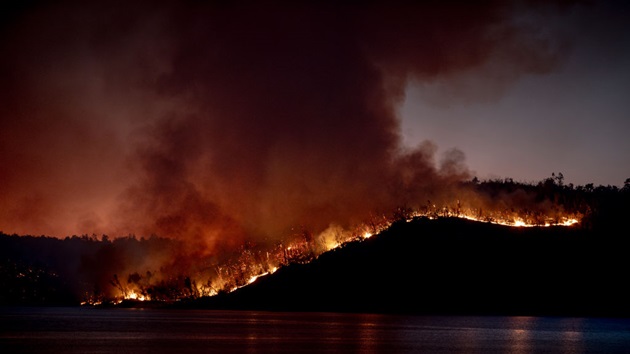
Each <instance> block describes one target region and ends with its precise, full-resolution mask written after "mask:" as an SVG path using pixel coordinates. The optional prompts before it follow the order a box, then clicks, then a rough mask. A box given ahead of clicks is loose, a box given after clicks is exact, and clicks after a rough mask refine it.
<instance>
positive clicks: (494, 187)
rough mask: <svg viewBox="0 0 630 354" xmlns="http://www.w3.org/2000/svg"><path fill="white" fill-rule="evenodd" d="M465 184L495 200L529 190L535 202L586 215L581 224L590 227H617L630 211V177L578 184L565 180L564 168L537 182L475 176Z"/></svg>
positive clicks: (527, 192) (525, 206) (608, 229)
mask: <svg viewBox="0 0 630 354" xmlns="http://www.w3.org/2000/svg"><path fill="white" fill-rule="evenodd" d="M464 186H465V187H466V188H472V189H473V190H475V191H476V192H478V193H479V194H480V195H483V196H486V197H487V198H489V199H491V200H492V199H501V198H505V196H513V195H516V194H519V193H521V194H525V195H527V196H530V197H531V198H532V200H533V201H534V202H535V203H544V202H546V203H547V204H548V205H550V206H551V207H552V208H556V209H557V208H561V209H562V210H563V211H564V212H567V213H574V214H579V215H580V216H581V217H582V219H581V222H580V225H579V226H580V227H582V228H587V229H592V228H595V229H597V230H602V231H603V230H606V231H610V230H613V231H614V230H615V229H616V228H618V227H619V226H621V225H622V223H623V221H624V219H625V218H626V216H627V215H630V214H629V213H630V178H627V179H626V180H625V182H624V185H623V186H622V187H621V188H619V187H617V186H614V185H607V186H604V185H599V186H595V185H594V184H593V183H588V184H585V185H577V186H576V185H574V184H572V183H568V184H565V183H564V175H563V174H562V173H561V172H560V173H552V175H551V177H548V178H545V179H543V180H541V181H539V182H536V183H524V182H515V181H514V180H513V179H511V178H505V179H492V180H485V181H479V180H478V179H477V178H474V179H473V180H472V181H469V182H465V183H464ZM517 204H518V203H515V204H514V205H517ZM522 204H523V205H521V207H522V208H527V207H528V205H527V203H522Z"/></svg>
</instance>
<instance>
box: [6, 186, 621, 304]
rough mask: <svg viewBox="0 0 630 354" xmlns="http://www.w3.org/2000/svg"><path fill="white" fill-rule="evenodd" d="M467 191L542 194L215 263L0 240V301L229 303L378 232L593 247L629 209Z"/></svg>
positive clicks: (259, 249)
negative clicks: (449, 224) (460, 230)
mask: <svg viewBox="0 0 630 354" xmlns="http://www.w3.org/2000/svg"><path fill="white" fill-rule="evenodd" d="M471 184H472V185H473V186H474V187H475V188H476V190H477V191H484V190H485V191H486V192H485V193H486V194H487V195H489V196H490V197H489V199H491V200H495V201H497V200H498V199H500V198H504V197H499V195H503V196H505V195H521V196H522V195H523V194H524V193H525V192H523V190H527V189H528V188H529V191H528V192H527V193H530V192H532V191H534V192H540V191H543V192H542V193H538V194H535V193H534V194H532V195H534V197H532V198H529V199H528V200H530V201H533V202H532V203H523V202H522V201H523V198H520V199H519V198H512V199H511V200H518V203H515V202H510V203H508V202H505V201H503V202H501V203H494V204H489V203H482V204H483V207H482V204H480V203H479V200H475V201H471V200H466V199H463V198H462V199H456V198H453V199H452V201H451V202H450V203H444V202H441V203H440V202H438V201H430V200H426V201H425V202H423V203H422V204H417V205H416V207H413V208H412V207H399V208H396V209H395V210H393V211H391V212H389V213H388V214H383V213H381V214H372V215H369V216H368V217H367V218H365V219H364V221H363V222H361V223H359V224H356V225H354V226H353V227H350V228H349V227H341V226H338V225H335V224H331V225H330V226H329V227H328V228H327V229H325V230H323V231H320V232H316V233H315V232H312V231H311V230H309V229H307V228H304V227H300V226H298V227H295V228H294V229H293V231H292V233H290V234H288V235H286V237H281V238H278V239H277V240H276V241H274V242H272V243H269V242H268V243H263V242H258V243H257V242H254V241H253V240H250V241H247V242H244V243H243V244H241V245H240V246H239V247H238V248H237V249H232V250H229V252H223V253H221V256H220V257H218V256H216V255H200V254H190V248H188V249H186V248H185V247H181V246H182V244H183V241H181V240H177V239H170V238H167V237H159V236H155V235H154V236H150V237H146V238H145V237H140V238H137V237H136V236H135V235H129V236H123V237H116V238H112V239H110V238H109V237H108V236H106V235H103V236H101V237H99V236H97V235H92V236H88V235H83V236H72V237H66V239H65V240H64V239H60V238H54V237H45V236H42V237H35V236H28V235H26V236H25V235H21V236H19V235H6V234H4V233H0V236H2V237H0V242H1V243H2V250H1V252H0V253H2V254H1V256H2V259H3V264H2V267H0V271H1V272H2V273H3V274H2V279H4V280H2V281H3V283H6V284H4V286H3V288H4V289H5V290H4V293H3V294H2V297H3V298H5V299H4V300H6V301H5V302H14V303H25V302H28V301H29V299H31V300H32V301H39V300H41V299H45V300H47V301H48V300H51V299H54V298H58V299H62V300H63V299H64V298H70V297H71V298H73V299H75V301H77V302H76V303H77V304H78V303H80V304H82V305H84V306H125V305H133V304H140V302H142V304H146V305H150V304H156V305H160V304H169V303H178V302H186V301H189V300H190V301H194V300H196V299H201V298H208V297H213V296H216V295H220V294H228V293H232V292H234V291H236V290H237V289H239V288H243V287H246V286H248V285H249V284H252V283H253V282H255V281H256V280H257V279H259V278H261V277H265V276H269V275H270V274H273V273H275V272H277V271H279V270H281V269H282V268H283V267H288V266H290V265H293V264H308V263H310V262H312V261H314V260H316V259H318V258H320V256H322V255H324V254H325V253H327V252H335V251H336V250H341V249H343V248H345V247H347V246H348V245H349V244H356V243H361V242H365V241H366V240H368V239H372V238H374V237H376V235H379V234H381V235H379V237H381V236H383V237H387V236H386V235H385V234H386V233H384V232H383V231H385V230H388V229H391V227H392V225H394V224H398V223H407V222H413V221H416V220H424V222H432V221H431V220H441V219H447V218H450V219H456V220H464V219H465V220H470V221H471V222H478V223H487V224H496V225H503V226H501V227H507V228H508V229H510V230H512V229H513V230H516V229H524V228H527V229H529V228H538V229H541V230H542V229H553V228H555V229H558V230H559V229H575V230H597V231H596V232H591V233H596V234H597V235H596V236H597V237H600V234H607V233H609V234H610V233H614V229H613V227H616V226H615V225H619V222H620V221H619V220H623V217H624V215H625V214H626V212H627V211H628V208H629V207H630V203H628V200H630V179H628V180H626V183H625V185H624V187H622V188H618V187H615V186H607V187H606V186H599V187H594V186H592V185H587V186H577V187H575V186H572V185H569V186H566V185H562V183H561V181H558V180H554V179H547V180H545V181H543V182H541V183H539V184H538V185H526V184H519V183H516V182H513V181H512V180H505V181H484V182H478V181H474V182H471ZM499 190H500V192H497V191H499ZM487 191H491V193H488V192H487ZM545 191H546V192H545ZM508 192H509V193H508ZM530 194H531V193H530ZM477 195H480V194H477ZM504 199H505V200H507V199H509V198H504ZM418 205H419V206H418ZM594 225H595V226H594ZM606 225H612V226H606ZM602 227H608V229H605V228H604V229H602ZM602 230H603V231H602ZM508 234H510V232H508ZM418 237H422V235H418ZM183 250H185V251H183ZM0 285H3V284H0ZM59 289H66V290H59ZM33 299H35V300H33ZM143 306H144V305H143Z"/></svg>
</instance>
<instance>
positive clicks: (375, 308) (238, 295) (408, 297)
mask: <svg viewBox="0 0 630 354" xmlns="http://www.w3.org/2000/svg"><path fill="white" fill-rule="evenodd" d="M614 240H617V241H613V239H612V238H605V239H604V238H601V237H595V235H594V234H593V232H592V231H589V230H585V229H583V228H578V227H569V228H567V227H540V228H512V227H505V226H500V225H495V224H489V223H479V222H472V221H467V220H463V219H456V218H442V219H438V220H428V219H426V218H420V219H416V220H414V221H412V222H408V223H407V222H398V223H396V224H394V225H393V226H392V227H391V228H390V229H388V230H386V231H385V232H383V233H381V234H379V235H376V236H374V237H372V238H370V239H368V240H365V241H362V242H353V243H350V244H347V245H346V246H345V247H343V248H340V249H337V250H335V251H332V252H329V253H327V254H324V255H322V256H321V257H319V258H318V259H317V260H315V261H313V262H312V263H309V264H292V265H290V266H288V267H285V268H282V269H280V270H279V271H278V272H276V273H274V274H273V275H271V276H266V277H262V278H259V279H258V280H257V281H256V282H254V283H253V284H251V285H249V286H247V287H244V288H241V289H238V290H236V291H234V292H232V293H229V294H221V295H219V296H215V297H211V298H203V299H199V300H197V301H193V302H190V303H187V304H185V305H184V306H195V307H197V306H200V307H206V308H221V309H255V310H281V311H335V312H379V313H380V312H392V313H421V314H509V315H579V316H627V315H629V314H630V305H629V304H628V302H627V299H628V296H627V295H628V291H627V290H626V284H625V282H626V279H627V278H626V274H627V272H626V270H627V269H628V266H627V249H626V244H625V242H623V241H622V240H621V239H620V238H615V239H614Z"/></svg>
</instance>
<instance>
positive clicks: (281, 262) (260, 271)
mask: <svg viewBox="0 0 630 354" xmlns="http://www.w3.org/2000/svg"><path fill="white" fill-rule="evenodd" d="M442 217H450V218H461V219H466V220H471V221H476V222H487V223H492V224H497V225H504V226H509V227H550V226H572V225H575V224H577V223H579V219H580V216H579V215H559V214H558V213H557V214H556V215H553V216H544V215H539V214H527V215H525V214H524V215H516V213H514V212H495V213H488V212H484V213H483V214H482V213H481V211H480V210H466V209H462V208H460V205H459V202H458V203H457V208H451V209H448V208H441V209H438V208H436V207H435V206H434V205H433V206H431V208H426V209H425V210H421V211H414V212H408V213H407V214H406V216H405V217H404V218H403V220H406V221H407V222H410V221H413V220H414V219H416V218H427V219H430V220H434V219H438V218H442ZM396 220H399V219H396ZM396 220H394V219H393V218H386V217H379V218H373V220H371V221H370V222H369V223H366V224H364V225H359V226H358V227H357V228H355V229H354V230H355V231H349V230H343V229H341V228H340V227H336V226H331V227H329V228H328V229H326V230H325V231H323V232H322V233H321V234H319V235H316V236H312V235H310V234H308V233H304V234H298V235H296V237H295V238H294V240H293V241H292V242H287V243H285V244H278V245H277V247H275V248H272V249H265V250H258V249H256V248H251V247H248V248H243V250H242V252H241V253H240V255H238V256H237V257H236V258H235V259H233V260H231V261H229V262H227V263H226V264H220V265H216V266H215V267H214V271H213V273H214V274H198V277H197V278H198V279H200V278H201V279H205V282H199V283H197V282H195V281H194V280H191V279H190V278H188V277H186V280H185V281H184V282H180V283H179V284H180V285H178V286H173V288H174V289H179V290H176V291H173V292H170V293H169V294H168V296H166V297H165V296H161V297H153V296H152V297H149V295H147V293H148V294H153V293H152V292H151V291H147V288H146V286H147V284H148V282H144V283H142V284H144V285H143V287H140V283H141V282H139V281H136V282H135V283H131V282H129V281H128V282H126V283H125V282H123V281H122V280H121V279H118V278H117V277H115V281H114V282H113V284H114V285H115V286H116V287H117V288H118V289H119V291H120V292H121V293H122V294H123V295H122V296H121V297H118V298H117V299H116V300H114V301H113V302H112V303H114V304H116V303H121V302H122V301H123V300H134V301H148V300H153V301H169V300H168V299H170V300H180V299H185V298H197V297H206V296H215V295H218V294H219V293H221V292H227V293H229V292H233V291H236V290H238V289H240V288H242V287H245V286H247V285H250V284H252V283H254V282H255V281H256V280H258V279H259V278H261V277H264V276H266V275H269V274H273V273H275V272H276V271H277V270H278V269H279V268H281V267H283V266H286V265H289V264H291V263H309V262H311V261H313V260H314V259H316V258H318V257H319V256H320V255H322V254H323V253H326V252H329V251H332V250H335V249H337V248H341V247H344V246H345V245H346V244H347V243H348V242H354V241H359V242H361V241H364V240H367V239H369V238H371V237H373V236H374V235H377V234H379V233H381V232H382V231H384V230H386V229H387V228H389V227H390V226H391V225H392V223H393V222H394V221H396ZM182 284H183V285H182ZM178 287H179V288H178ZM165 299H167V300H165ZM102 301H103V299H91V300H89V301H87V302H86V304H91V305H96V304H100V303H101V302H102Z"/></svg>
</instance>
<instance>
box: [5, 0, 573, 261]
mask: <svg viewBox="0 0 630 354" xmlns="http://www.w3.org/2000/svg"><path fill="white" fill-rule="evenodd" d="M546 6H547V5H544V6H543V5H540V8H541V9H542V8H543V7H545V8H544V10H546V11H549V10H550V8H547V7H546ZM531 7H534V6H533V5H531V4H530V3H527V8H526V7H525V5H517V4H515V3H510V2H505V1H496V2H494V1H481V2H470V3H468V2H421V3H417V2H400V3H397V2H378V1H374V2H366V3H363V2H357V3H352V2H350V3H346V4H344V5H333V4H332V3H327V4H323V5H321V4H318V3H316V2H298V3H294V2H288V3H284V2H275V1H270V2H268V1H261V2H251V3H250V2H233V3H232V2H222V1H219V2H196V1H183V2H181V1H176V2H175V1H174V2H159V3H158V4H155V3H151V2H148V3H146V4H142V3H137V2H133V3H132V4H129V3H122V2H121V3H117V2H114V3H112V2H102V3H98V2H76V3H75V2H54V3H42V4H39V3H35V4H34V5H31V6H30V7H23V8H16V9H12V11H10V12H9V14H8V15H5V18H4V19H3V20H4V23H3V27H2V33H1V38H0V43H2V44H1V45H0V54H1V55H0V64H1V65H0V71H1V74H2V77H3V80H2V83H0V90H1V93H2V95H3V97H4V101H5V103H4V104H3V105H2V108H0V117H1V121H0V164H1V165H2V166H3V173H2V174H1V175H0V209H1V210H2V213H0V229H2V230H3V231H5V232H16V233H29V234H47V235H56V236H60V237H61V236H65V235H71V234H75V233H76V234H82V233H93V232H94V233H98V234H100V233H108V234H110V235H126V234H129V233H134V234H138V235H146V236H148V235H151V234H157V235H159V236H165V237H172V238H177V239H179V240H183V241H187V242H188V243H189V244H190V245H191V246H192V247H191V250H194V251H195V252H199V253H200V254H210V253H213V252H215V253H216V252H219V251H221V250H226V249H234V248H237V247H240V246H241V245H242V244H243V243H244V242H246V241H254V242H261V243H270V244H272V243H273V242H278V241H281V240H282V238H283V237H285V236H286V235H289V234H291V233H294V232H299V230H309V232H311V233H313V234H317V233H320V232H322V231H324V230H326V229H329V227H331V225H334V226H335V227H341V228H350V227H352V226H353V225H356V224H358V223H362V222H365V221H366V220H367V219H368V218H369V217H370V216H371V215H378V214H382V213H390V212H391V211H392V210H394V209H395V208H397V207H400V206H406V207H415V206H417V205H426V203H427V200H431V201H436V202H439V201H441V200H442V201H444V202H452V201H453V197H454V194H455V193H454V192H453V191H452V190H451V189H450V188H451V187H453V186H454V185H455V184H456V183H457V182H459V181H462V180H465V179H469V178H471V177H472V176H471V173H470V172H469V170H468V168H467V166H466V165H465V161H464V156H463V153H462V152H460V151H458V150H452V151H450V152H449V153H447V154H445V155H444V156H443V157H441V158H440V157H437V158H436V156H435V155H436V154H435V152H436V146H435V145H434V144H432V143H431V142H425V143H423V144H421V145H419V146H418V147H417V148H414V149H410V148H407V147H403V146H402V145H401V139H400V133H401V132H400V123H399V117H398V116H397V108H398V106H399V105H400V104H401V102H402V100H403V99H404V93H405V87H406V85H407V84H408V83H409V82H410V81H411V80H416V81H425V80H445V82H448V80H450V79H451V78H454V77H457V76H458V75H460V74H466V75H469V74H470V73H471V72H475V71H476V70H480V72H482V73H484V74H485V73H487V74H488V77H484V78H483V83H480V85H479V91H483V90H488V91H493V90H495V89H496V88H497V87H498V88H501V87H504V86H505V85H506V84H508V83H509V82H510V81H512V80H514V79H515V78H517V77H519V76H520V75H523V74H527V73H541V72H546V71H548V70H550V69H551V68H553V67H554V66H555V65H556V64H557V63H558V61H559V60H560V59H562V56H563V54H564V51H565V49H566V47H565V46H563V45H560V44H558V43H554V42H551V41H550V40H548V39H547V38H546V37H545V36H543V35H541V33H544V31H535V30H532V28H529V27H527V26H526V24H527V23H531V21H529V22H527V21H524V22H523V21H521V22H516V21H514V18H515V16H516V15H518V16H533V17H535V16H538V15H539V14H538V13H536V12H534V10H535V9H534V10H532V8H531ZM554 9H555V8H554ZM523 10H527V12H525V15H524V13H523V12H522V11H523ZM519 23H520V24H519ZM491 68H494V69H491ZM455 198H456V197H455Z"/></svg>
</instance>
